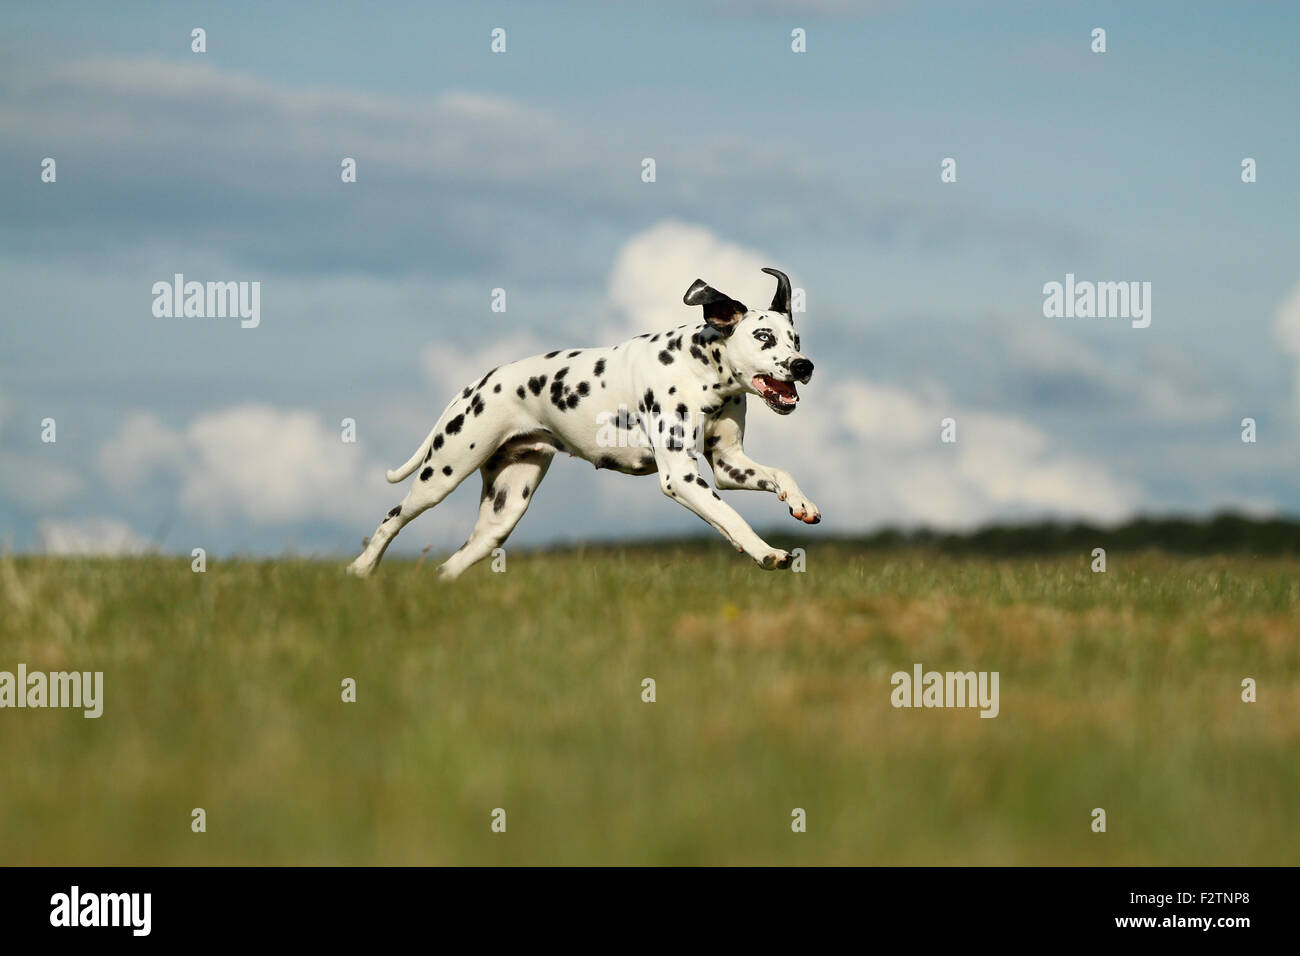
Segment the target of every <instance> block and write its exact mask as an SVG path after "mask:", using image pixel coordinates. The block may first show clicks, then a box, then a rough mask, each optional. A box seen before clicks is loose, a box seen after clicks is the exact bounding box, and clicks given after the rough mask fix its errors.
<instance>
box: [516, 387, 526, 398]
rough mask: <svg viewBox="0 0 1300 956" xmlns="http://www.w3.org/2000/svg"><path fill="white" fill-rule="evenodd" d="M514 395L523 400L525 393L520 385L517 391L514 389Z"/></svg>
mask: <svg viewBox="0 0 1300 956" xmlns="http://www.w3.org/2000/svg"><path fill="white" fill-rule="evenodd" d="M515 394H517V395H518V396H519V397H520V398H523V397H524V396H525V395H526V394H527V393H526V392H525V391H524V387H523V386H522V385H520V386H519V387H518V388H517V389H515Z"/></svg>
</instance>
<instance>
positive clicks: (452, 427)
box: [447, 415, 465, 435]
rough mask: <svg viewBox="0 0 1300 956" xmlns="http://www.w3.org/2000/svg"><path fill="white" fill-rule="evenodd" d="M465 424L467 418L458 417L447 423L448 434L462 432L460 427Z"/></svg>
mask: <svg viewBox="0 0 1300 956" xmlns="http://www.w3.org/2000/svg"><path fill="white" fill-rule="evenodd" d="M464 424H465V416H464V415H457V416H456V417H455V418H453V419H452V420H451V421H449V422H448V423H447V434H448V435H455V434H457V433H458V432H459V431H460V427H461V426H462V425H464Z"/></svg>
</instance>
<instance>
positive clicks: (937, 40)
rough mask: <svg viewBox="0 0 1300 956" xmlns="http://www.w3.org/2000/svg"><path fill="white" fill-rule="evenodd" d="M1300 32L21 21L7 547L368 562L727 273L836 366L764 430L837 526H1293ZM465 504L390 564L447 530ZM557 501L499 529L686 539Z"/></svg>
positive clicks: (1247, 20)
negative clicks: (545, 356)
mask: <svg viewBox="0 0 1300 956" xmlns="http://www.w3.org/2000/svg"><path fill="white" fill-rule="evenodd" d="M1298 21H1300V15H1297V13H1296V8H1295V7H1294V6H1293V5H1291V4H1284V3H1246V4H1199V3H1168V4H1164V3H1122V4H1119V3H1117V4H1102V3H1089V4H1074V3H1005V4H997V3H993V4H978V5H976V4H962V3H920V2H916V3H910V2H906V0H897V2H874V3H873V2H865V3H854V2H851V0H814V2H789V3H782V2H777V0H764V2H757V3H741V2H739V0H736V2H713V3H685V2H681V3H676V2H668V3H663V4H658V5H654V6H653V7H651V6H650V5H645V4H638V3H630V2H628V3H621V2H612V3H548V4H536V3H534V4H491V3H478V4H416V3H411V4H402V3H391V4H380V3H376V4H365V5H355V4H322V3H274V4H268V3H222V4H185V3H169V4H157V5H153V4H149V5H146V4H131V3H124V4H114V5H113V6H112V7H109V6H107V5H103V4H90V3H57V2H55V3H41V4H34V3H33V4H8V5H6V6H5V8H4V10H3V12H0V27H2V28H3V29H2V30H0V208H2V209H3V210H4V215H3V217H0V294H2V295H3V299H2V300H0V301H3V302H4V303H5V307H4V308H3V310H0V543H3V544H4V545H5V546H8V547H10V548H14V549H18V550H32V549H35V550H40V549H46V550H77V549H79V548H83V547H90V548H102V549H108V550H112V549H114V548H128V549H129V548H133V547H140V546H145V545H151V546H157V547H160V548H162V549H163V550H167V551H176V552H188V551H189V550H190V548H191V547H196V546H203V547H207V548H208V549H209V550H210V551H213V552H216V553H229V552H236V551H238V552H253V553H268V554H278V553H282V552H284V551H308V552H313V553H338V554H343V553H346V552H348V551H350V550H353V549H354V548H355V546H356V544H357V543H358V542H359V540H360V538H361V536H363V535H365V534H368V533H369V532H370V531H371V530H373V526H374V524H375V522H376V520H377V519H378V517H380V516H382V514H383V512H384V511H386V510H387V508H388V507H390V506H391V505H392V504H393V503H395V502H396V501H397V500H399V499H400V497H401V494H402V492H401V491H400V490H399V489H392V488H389V487H387V486H386V485H385V483H384V481H383V477H382V472H383V469H384V468H386V467H393V466H395V465H397V464H400V463H401V462H402V461H404V460H405V459H406V457H407V456H408V455H409V454H410V452H411V451H412V450H413V449H414V447H415V446H416V445H417V444H418V443H419V441H420V440H421V439H422V438H423V436H424V434H425V433H426V431H427V429H428V427H429V425H430V424H431V422H432V421H433V420H434V419H435V418H436V416H437V414H438V412H439V411H440V410H441V408H442V407H443V405H444V404H445V402H446V400H447V399H448V398H449V396H450V395H451V393H452V392H453V391H454V390H456V389H457V388H458V387H459V386H460V385H461V384H463V381H465V380H470V379H474V378H477V377H478V376H479V375H481V374H482V372H484V371H486V370H487V369H488V368H491V367H492V366H493V365H495V364H497V363H499V362H501V361H505V360H508V359H511V358H517V357H522V356H523V355H526V354H529V352H530V351H538V350H549V349H551V348H557V347H561V346H569V345H595V344H610V343H612V342H614V341H617V340H618V338H619V337H621V336H623V335H626V334H633V333H635V332H639V331H644V330H647V329H651V328H654V327H655V326H656V325H667V324H670V323H676V322H680V321H685V320H686V319H688V318H690V313H689V311H688V310H686V309H685V307H684V306H682V305H681V304H680V296H681V293H682V291H684V289H685V288H686V286H687V285H689V284H690V282H691V281H692V280H693V279H694V278H696V276H697V275H698V276H703V277H704V278H706V279H708V280H709V281H710V282H712V283H713V284H715V285H717V286H719V287H720V288H723V289H724V290H725V291H728V292H730V293H731V294H733V295H736V296H737V297H738V298H741V299H745V300H747V301H751V303H752V302H757V301H760V300H762V299H763V298H764V297H765V296H767V295H770V289H769V288H768V283H769V282H770V280H769V279H768V278H767V277H766V276H763V275H762V274H761V273H759V272H758V271H757V270H758V266H760V265H774V266H777V267H778V268H782V269H785V270H786V271H788V272H789V273H790V274H791V275H792V277H794V280H795V282H796V285H799V286H800V287H802V288H805V289H806V290H807V293H808V312H807V314H806V315H804V316H800V317H799V322H800V326H801V330H802V333H803V338H804V342H805V345H806V349H805V350H806V351H807V352H808V353H809V354H810V355H811V356H812V357H813V359H814V360H815V361H816V362H817V365H818V375H817V377H816V378H815V379H814V382H813V384H812V385H811V386H809V387H808V388H807V389H805V390H804V402H803V403H802V405H801V408H800V410H799V412H798V413H797V414H796V415H794V416H791V417H790V418H789V419H779V420H778V419H776V418H775V416H771V415H765V414H764V413H763V412H762V411H761V410H759V409H754V410H753V412H752V413H751V422H750V428H749V435H748V437H747V446H748V448H749V450H750V452H751V454H753V455H754V456H755V457H756V458H758V459H759V460H761V461H765V462H768V463H771V464H775V465H780V466H786V467H790V466H791V465H793V467H790V470H792V471H794V472H795V474H796V476H797V477H798V478H799V481H800V484H801V486H802V487H803V488H804V489H805V490H806V491H807V492H808V493H809V494H810V495H812V497H813V498H814V500H816V501H817V502H818V504H819V505H820V506H821V508H822V511H823V512H824V513H825V515H826V521H825V522H824V524H823V525H822V526H821V528H823V529H829V530H831V531H840V532H849V531H857V530H863V529H867V528H872V527H877V526H879V525H881V524H887V523H902V524H907V525H918V524H930V525H936V526H942V527H970V526H972V525H975V524H979V523H981V522H985V521H991V520H1003V519H1017V518H1024V517H1031V516H1033V517H1036V516H1041V515H1062V516H1081V517H1089V518H1094V519H1098V520H1116V519H1120V518H1123V517H1125V516H1127V515H1131V514H1134V513H1138V512H1160V513H1164V512H1171V511H1177V512H1185V513H1207V512H1210V511H1213V510H1216V509H1219V508H1222V507H1235V508H1241V509H1246V510H1250V511H1255V512H1261V513H1271V512H1281V513H1289V514H1294V513H1296V512H1298V511H1300V480H1298V479H1297V460H1298V457H1300V456H1297V453H1296V449H1297V438H1300V293H1298V292H1297V288H1298V285H1297V284H1298V283H1300V256H1298V255H1297V250H1298V245H1300V243H1298V242H1297V239H1296V228H1295V211H1296V210H1297V209H1300V186H1297V182H1296V177H1295V175H1294V172H1293V170H1294V169H1295V167H1296V162H1297V157H1300V128H1298V127H1297V124H1296V122H1295V117H1296V115H1297V103H1296V97H1297V92H1296V91H1297V89H1300V83H1298V82H1297V80H1300V76H1298V72H1300V66H1298V65H1297V64H1298V63H1300V60H1297V57H1296V56H1295V50H1296V43H1297V39H1298V38H1300V23H1298ZM196 26H197V27H203V28H204V29H205V30H206V31H207V47H208V49H207V52H206V53H204V54H195V53H192V52H191V51H190V30H191V29H192V28H194V27H196ZM495 27H501V28H504V29H505V30H506V35H507V50H508V52H506V53H505V54H493V53H491V52H490V49H489V43H490V32H491V30H492V29H493V28H495ZM796 27H799V28H803V29H804V30H806V32H807V52H806V53H802V54H795V53H792V52H791V49H790V32H791V30H792V29H794V28H796ZM1095 27H1102V28H1104V29H1105V30H1106V31H1107V52H1105V53H1104V54H1098V53H1093V52H1091V50H1090V44H1091V31H1092V30H1093V28H1095ZM47 156H49V157H53V158H55V160H56V162H57V164H58V165H57V170H58V179H57V182H55V183H43V182H41V180H40V164H41V160H42V159H43V158H44V157H47ZM344 156H350V157H354V158H356V160H357V163H358V182H356V183H355V184H347V185H345V184H343V183H341V182H340V179H339V163H340V160H341V159H342V157H344ZM644 157H653V158H654V159H655V161H656V166H657V180H656V182H654V183H643V182H642V181H641V179H640V170H641V161H642V159H643V158H644ZM945 157H952V158H954V159H955V160H956V163H957V182H955V183H942V182H940V177H939V165H940V162H941V160H943V159H944V158H945ZM1243 157H1252V158H1254V159H1255V160H1256V162H1257V164H1258V181H1257V182H1255V183H1252V184H1245V183H1243V182H1242V181H1241V176H1240V164H1241V161H1242V158H1243ZM177 272H182V273H184V274H186V276H187V278H191V279H198V280H200V281H204V280H214V281H227V280H248V281H253V280H255V281H259V282H260V283H261V287H262V322H261V325H260V326H259V327H258V328H257V329H240V328H239V327H238V323H236V322H228V321H223V320H196V319H189V320H184V319H158V318H155V317H154V316H153V315H152V314H151V310H150V306H151V302H152V295H151V293H150V289H151V287H152V284H153V283H154V282H155V281H158V280H160V279H167V278H170V277H171V275H172V274H174V273H177ZM1066 273H1074V274H1075V275H1076V276H1078V277H1079V278H1080V279H1090V280H1094V281H1122V280H1132V281H1144V282H1150V283H1151V284H1152V290H1153V292H1152V323H1151V326H1150V327H1149V328H1146V329H1133V328H1131V327H1130V325H1129V323H1128V322H1127V321H1125V320H1122V319H1096V318H1095V319H1049V318H1045V317H1044V315H1043V311H1042V302H1043V295H1042V287H1043V284H1044V283H1046V282H1050V281H1061V280H1063V278H1064V276H1065V274H1066ZM498 287H500V288H504V289H506V290H507V296H508V308H507V311H506V312H505V313H504V314H503V313H494V312H492V311H491V310H490V308H489V305H490V294H491V290H492V289H493V288H498ZM512 349H514V350H515V351H514V352H512V351H511V350H512ZM520 350H522V351H520ZM947 416H952V417H954V418H955V419H956V420H957V422H958V436H959V437H958V442H957V443H956V445H955V446H949V445H943V444H941V443H940V441H939V421H940V420H941V419H942V418H944V417H947ZM47 417H52V418H54V419H55V420H56V422H57V428H58V431H57V436H58V440H57V442H55V443H54V444H48V443H43V442H41V440H40V436H41V425H40V423H41V421H42V420H43V419H44V418H47ZM345 417H347V418H353V419H355V420H356V422H357V436H358V441H357V442H356V443H355V444H345V443H343V442H342V441H340V440H339V433H340V428H339V423H340V421H341V420H342V419H343V418H345ZM1245 417H1251V418H1254V419H1256V421H1257V422H1258V430H1259V440H1258V442H1256V443H1254V444H1244V443H1243V442H1242V441H1241V438H1240V435H1241V425H1240V423H1241V420H1242V419H1243V418H1245ZM471 484H473V485H475V487H473V488H471V487H469V485H471ZM476 485H477V483H476V482H470V483H467V485H466V487H463V488H462V489H461V490H459V491H458V492H457V493H456V495H454V496H453V497H452V498H450V499H448V501H447V502H445V503H444V504H443V505H441V506H439V507H438V508H437V509H435V510H434V511H433V512H430V513H429V514H427V515H425V516H423V517H421V519H420V520H419V521H418V522H417V523H416V524H414V525H412V526H411V527H410V528H409V529H408V530H407V531H406V532H404V534H403V536H402V538H400V539H399V544H400V545H401V548H402V549H404V550H407V551H410V550H415V549H418V548H419V547H422V546H424V545H426V544H432V545H434V546H435V547H436V548H444V547H448V546H453V545H455V544H458V543H459V541H460V540H462V539H463V537H464V535H465V533H466V532H467V531H468V529H469V527H470V525H471V524H472V518H473V503H474V500H475V498H476V496H477V486H476ZM539 498H540V501H539V503H538V505H537V506H536V507H535V508H534V509H533V510H532V511H531V512H530V514H529V515H528V516H527V517H526V518H525V519H524V521H523V523H522V524H521V526H520V528H519V530H518V531H517V532H516V535H515V537H514V538H512V542H519V543H529V544H536V543H541V542H546V541H553V540H575V539H588V538H590V539H595V538H603V539H608V538H618V537H622V536H624V535H638V534H645V533H672V532H675V531H684V532H697V531H699V530H701V528H702V526H701V525H700V524H699V522H698V519H696V518H695V517H693V516H692V515H690V514H688V513H686V512H685V511H684V510H682V509H680V508H678V507H677V506H675V505H673V504H671V503H670V502H668V501H666V500H664V499H663V498H662V496H661V495H660V494H659V490H658V486H657V483H656V482H654V481H653V480H651V479H633V478H627V477H623V476H617V475H609V474H601V475H599V476H597V475H595V474H594V473H593V472H592V471H591V469H590V468H588V467H587V466H585V465H583V464H582V463H578V462H563V461H562V462H557V463H556V467H554V468H553V469H552V470H551V474H550V477H549V478H548V481H547V484H546V486H545V489H544V490H543V491H542V492H541V493H540V495H539ZM728 498H729V500H731V501H733V502H734V503H736V505H737V506H738V507H739V508H740V510H741V511H742V513H744V514H745V515H746V516H747V517H748V518H749V519H750V520H751V521H752V522H753V523H754V524H755V525H756V526H759V527H772V526H778V527H779V526H780V524H781V522H782V521H788V520H789V519H788V518H787V517H786V514H785V509H784V507H782V506H781V505H780V504H779V503H777V502H775V501H773V500H772V499H770V497H765V496H758V495H746V494H743V493H732V494H730V495H729V496H728ZM792 527H793V526H792Z"/></svg>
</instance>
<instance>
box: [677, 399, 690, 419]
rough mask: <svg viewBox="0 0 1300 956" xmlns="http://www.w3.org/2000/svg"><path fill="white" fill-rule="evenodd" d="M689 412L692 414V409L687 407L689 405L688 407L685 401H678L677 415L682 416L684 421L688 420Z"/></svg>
mask: <svg viewBox="0 0 1300 956" xmlns="http://www.w3.org/2000/svg"><path fill="white" fill-rule="evenodd" d="M689 414H690V410H689V409H687V407H686V403H685V402H678V403H677V417H678V418H680V419H681V420H682V421H686V416H687V415H689Z"/></svg>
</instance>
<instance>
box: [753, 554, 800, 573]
mask: <svg viewBox="0 0 1300 956" xmlns="http://www.w3.org/2000/svg"><path fill="white" fill-rule="evenodd" d="M793 562H794V555H792V554H791V553H790V552H789V551H769V552H768V553H767V554H765V555H763V557H762V558H761V559H759V561H758V566H759V567H760V568H762V569H763V570H764V571H777V570H784V569H785V568H788V567H790V565H791V564H792V563H793Z"/></svg>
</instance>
